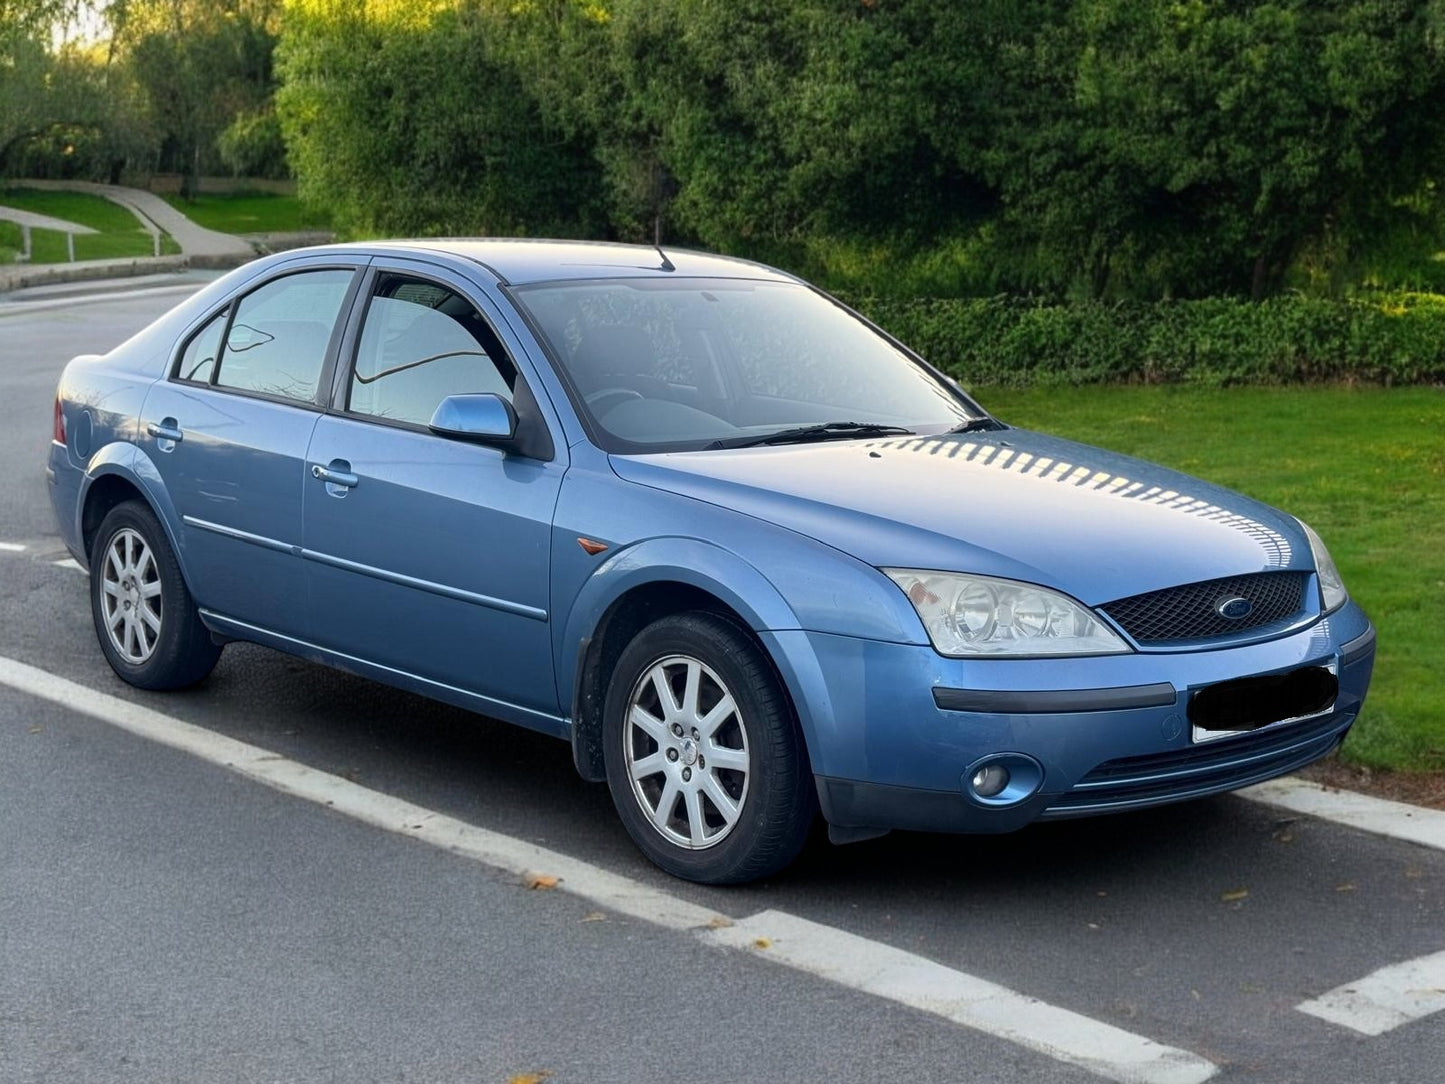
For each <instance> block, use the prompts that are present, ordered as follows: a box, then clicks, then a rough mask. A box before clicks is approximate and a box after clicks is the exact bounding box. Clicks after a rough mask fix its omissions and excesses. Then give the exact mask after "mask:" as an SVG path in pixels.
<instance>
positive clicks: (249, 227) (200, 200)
mask: <svg viewBox="0 0 1445 1084" xmlns="http://www.w3.org/2000/svg"><path fill="white" fill-rule="evenodd" d="M166 201H167V202H168V203H170V205H171V206H172V207H174V208H175V209H176V210H178V211H180V212H181V214H183V215H185V216H186V217H187V218H189V219H190V220H191V221H192V222H194V223H195V224H196V225H198V226H204V227H205V228H206V229H208V230H218V231H220V232H221V233H286V232H292V231H296V230H324V229H327V228H328V227H329V223H328V222H327V221H326V216H325V215H324V214H320V213H318V212H316V211H313V210H308V209H307V208H306V207H305V206H304V205H303V204H302V203H301V201H300V200H299V199H297V198H296V197H295V196H275V195H268V194H266V193H248V194H244V195H235V196H197V197H196V199H195V201H194V202H187V201H186V200H183V199H181V198H180V197H179V196H167V197H166Z"/></svg>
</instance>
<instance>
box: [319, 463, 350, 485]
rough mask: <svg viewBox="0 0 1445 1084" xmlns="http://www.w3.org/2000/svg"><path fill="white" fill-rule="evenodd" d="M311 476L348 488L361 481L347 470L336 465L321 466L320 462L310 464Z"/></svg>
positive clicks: (329, 483) (328, 483)
mask: <svg viewBox="0 0 1445 1084" xmlns="http://www.w3.org/2000/svg"><path fill="white" fill-rule="evenodd" d="M311 477H313V478H319V479H321V481H323V482H325V483H326V484H327V485H333V486H342V487H343V488H345V489H350V488H351V487H352V486H354V485H356V484H357V483H358V482H360V481H361V479H360V478H358V477H357V476H356V475H354V474H351V473H350V472H348V471H344V470H339V469H338V468H337V467H336V466H334V465H333V466H329V467H323V466H322V465H321V464H320V463H312V464H311Z"/></svg>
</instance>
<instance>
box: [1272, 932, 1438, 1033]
mask: <svg viewBox="0 0 1445 1084" xmlns="http://www.w3.org/2000/svg"><path fill="white" fill-rule="evenodd" d="M1295 1008H1297V1009H1298V1010H1299V1011H1300V1012H1302V1013H1308V1014H1309V1015H1310V1016H1317V1017H1319V1018H1320V1019H1321V1020H1328V1021H1329V1022H1330V1023H1332V1024H1339V1025H1340V1026H1341V1027H1346V1028H1349V1029H1350V1030H1351V1031H1358V1032H1359V1033H1360V1034H1361V1035H1383V1034H1384V1033H1385V1032H1387V1031H1393V1030H1394V1029H1395V1028H1397V1027H1399V1026H1400V1025H1401V1024H1408V1023H1411V1022H1412V1021H1415V1020H1419V1019H1421V1018H1422V1017H1425V1016H1430V1015H1431V1014H1432V1013H1437V1012H1442V1011H1445V952H1437V953H1435V954H1434V955H1433V956H1420V957H1418V958H1416V959H1414V960H1406V961H1405V962H1404V963H1398V964H1391V965H1390V966H1389V967H1382V968H1380V970H1378V971H1375V972H1372V973H1371V974H1369V975H1366V976H1365V977H1364V978H1362V979H1360V980H1359V981H1358V982H1351V983H1346V984H1345V985H1344V986H1337V987H1336V988H1335V989H1333V990H1331V991H1330V992H1329V993H1327V994H1324V995H1322V996H1320V997H1317V998H1315V999H1314V1000H1313V1001H1306V1002H1305V1003H1304V1004H1303V1005H1296V1006H1295Z"/></svg>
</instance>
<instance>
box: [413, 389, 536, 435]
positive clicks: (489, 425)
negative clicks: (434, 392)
mask: <svg viewBox="0 0 1445 1084" xmlns="http://www.w3.org/2000/svg"><path fill="white" fill-rule="evenodd" d="M427 427H428V428H429V429H430V430H431V431H432V432H433V433H436V434H438V435H440V436H443V437H454V438H456V439H458V440H471V441H475V442H476V443H478V444H490V445H492V446H493V447H498V448H506V449H510V448H512V447H513V446H514V444H515V439H516V436H517V412H516V411H515V410H513V409H512V404H511V403H509V402H507V401H506V400H505V399H503V398H502V397H501V396H500V395H494V394H492V393H491V392H484V393H480V392H479V393H477V394H473V395H448V396H447V397H446V398H445V399H443V400H442V401H441V402H440V403H438V404H437V408H436V411H435V413H433V414H432V416H431V421H430V422H429V423H428V426H427Z"/></svg>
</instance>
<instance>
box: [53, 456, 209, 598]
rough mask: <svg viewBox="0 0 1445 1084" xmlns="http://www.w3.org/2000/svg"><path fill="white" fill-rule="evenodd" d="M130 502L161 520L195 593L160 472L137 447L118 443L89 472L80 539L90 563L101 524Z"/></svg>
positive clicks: (93, 460) (93, 461) (95, 460)
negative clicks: (144, 508) (121, 506)
mask: <svg viewBox="0 0 1445 1084" xmlns="http://www.w3.org/2000/svg"><path fill="white" fill-rule="evenodd" d="M128 500H140V501H144V502H145V504H146V505H147V506H148V507H149V508H150V510H151V511H152V512H153V513H155V517H156V519H158V520H160V524H161V530H163V531H165V533H166V541H167V542H168V543H169V544H170V547H171V552H172V553H174V554H175V555H176V563H177V564H178V565H180V569H181V576H182V577H183V578H184V579H185V581H186V587H187V588H188V589H192V584H191V582H190V575H189V574H188V573H187V572H186V564H185V561H184V559H183V558H182V549H181V540H180V537H179V536H178V534H177V531H176V526H175V525H176V512H175V507H174V506H173V505H172V504H171V502H170V499H169V497H168V495H167V494H166V490H165V486H164V484H163V483H162V481H161V476H160V472H159V471H157V470H156V468H155V465H154V464H153V463H151V461H150V460H149V459H148V458H147V457H146V456H145V454H144V453H143V452H141V450H140V449H139V448H137V447H135V445H133V444H121V443H115V444H110V445H107V446H106V447H105V448H103V449H101V450H100V451H99V452H97V453H96V454H95V455H94V456H93V457H92V458H91V461H90V464H89V466H88V467H87V468H86V472H85V482H84V485H83V488H82V490H81V494H80V507H79V510H78V516H79V524H78V526H79V538H80V542H81V546H82V547H83V549H84V553H85V558H86V561H87V563H88V562H89V560H90V551H91V548H92V546H93V545H94V543H95V532H96V531H97V530H99V529H100V524H101V521H102V520H104V519H105V517H106V515H107V514H108V513H109V512H110V510H111V509H112V508H114V507H115V506H116V505H118V504H122V503H124V502H125V501H128Z"/></svg>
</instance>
